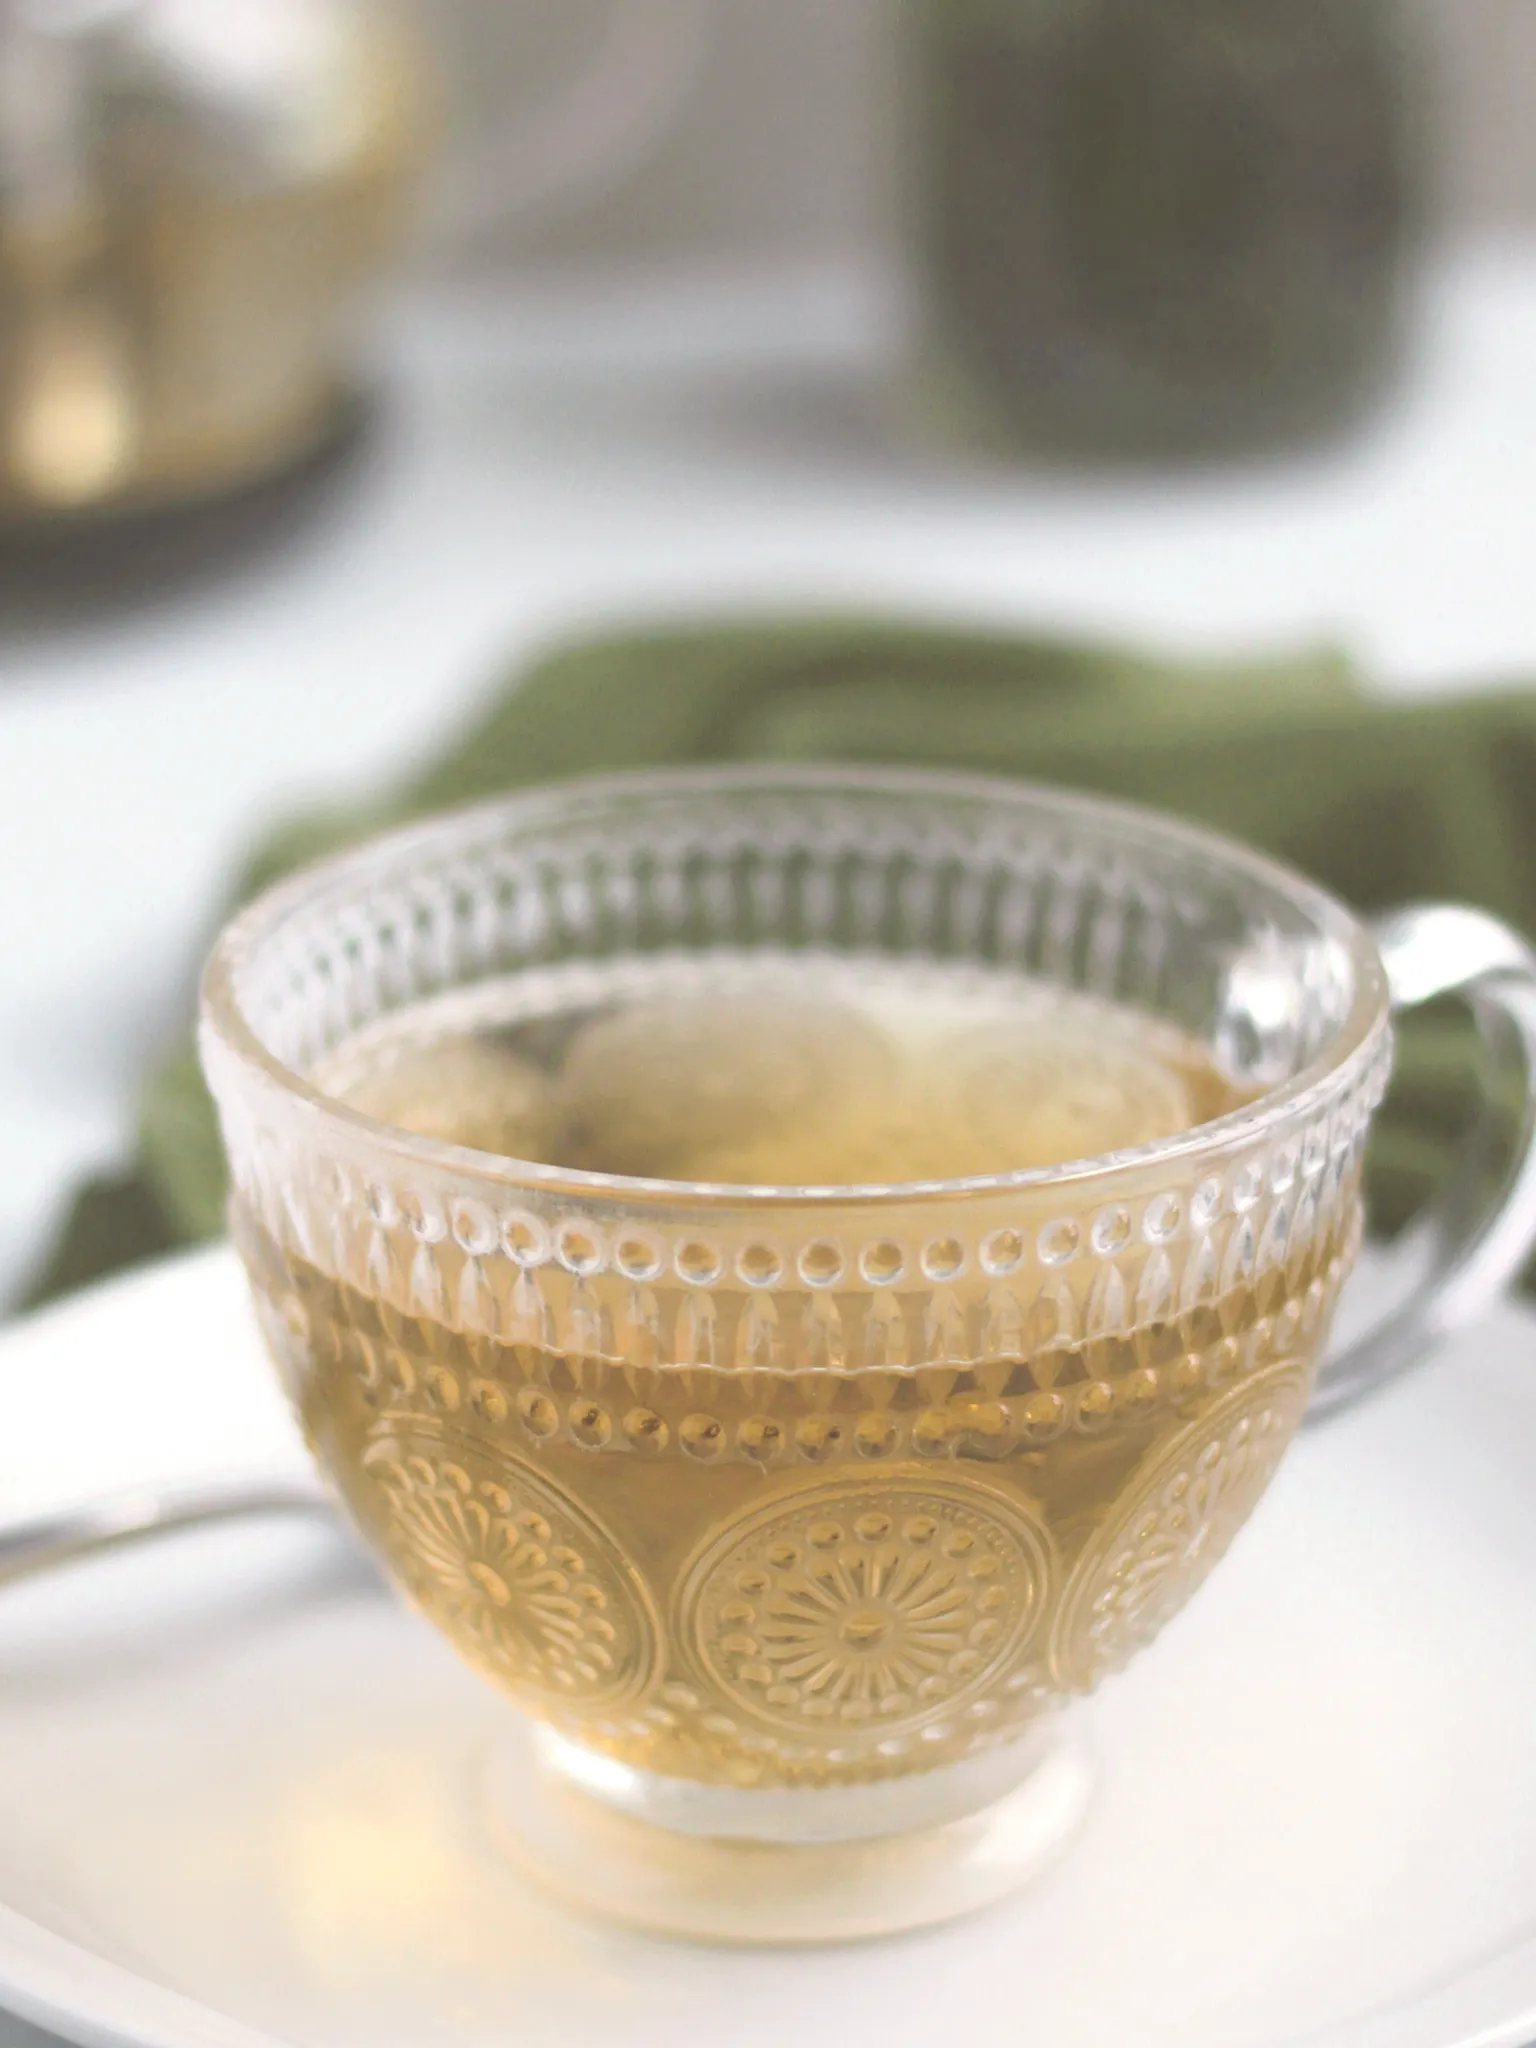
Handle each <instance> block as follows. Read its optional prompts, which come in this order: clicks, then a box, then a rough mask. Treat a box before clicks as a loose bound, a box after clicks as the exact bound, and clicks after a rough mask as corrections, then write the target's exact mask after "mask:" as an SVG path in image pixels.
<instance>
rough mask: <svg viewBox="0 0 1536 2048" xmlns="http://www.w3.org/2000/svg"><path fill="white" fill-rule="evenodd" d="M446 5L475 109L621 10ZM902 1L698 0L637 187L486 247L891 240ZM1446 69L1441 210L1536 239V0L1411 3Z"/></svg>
mask: <svg viewBox="0 0 1536 2048" xmlns="http://www.w3.org/2000/svg"><path fill="white" fill-rule="evenodd" d="M632 4H635V0H431V5H430V8H429V15H430V18H431V20H432V21H433V22H434V23H435V24H436V23H441V24H442V27H443V30H444V32H445V35H446V37H447V39H448V41H449V43H450V44H451V45H452V46H454V48H455V49H456V52H457V61H456V64H455V70H456V72H457V74H458V77H459V81H460V86H461V90H462V91H463V93H464V96H465V97H466V98H468V99H469V100H471V101H479V102H480V103H481V104H482V105H484V104H488V103H489V104H495V103H497V102H498V101H499V102H500V103H502V104H512V105H514V106H516V105H517V104H518V103H519V101H521V102H522V103H524V104H525V105H526V104H536V103H537V101H538V100H539V98H540V97H541V96H543V95H547V94H548V93H549V92H550V90H551V88H552V86H553V85H554V84H555V83H556V82H557V81H558V80H559V79H560V77H561V76H562V75H563V74H568V73H569V72H570V71H571V70H572V69H573V68H574V67H575V66H576V64H577V63H578V62H579V57H580V52H581V50H582V48H583V46H584V45H590V43H591V42H592V39H593V37H594V34H595V33H597V32H598V30H599V29H600V26H601V23H602V21H603V20H604V19H605V18H606V17H607V15H608V14H609V13H610V11H611V8H612V6H614V5H617V6H620V7H623V6H627V5H632ZM900 4H901V0H699V5H700V7H701V9H703V10H704V11H706V12H708V13H712V15H713V17H714V33H713V37H712V40H711V43H710V47H709V50H708V53H707V57H706V59H705V62H704V68H703V72H702V75H701V77H700V79H699V80H698V83H697V86H696V89H695V90H694V91H693V92H692V94H691V95H690V97H689V99H688V102H687V104H686V106H685V108H684V111H683V113H682V115H681V118H680V119H679V120H678V122H677V124H676V126H675V127H674V128H673V129H672V131H671V133H670V134H669V136H668V137H667V138H666V140H665V141H664V142H663V143H662V144H661V146H659V147H658V148H657V149H656V150H655V151H654V152H653V153H652V154H651V156H650V157H649V159H648V161H646V162H645V163H644V164H643V165H642V166H641V168H640V169H639V172H638V174H637V175H635V176H634V177H633V178H631V179H630V180H629V181H628V182H627V183H626V184H625V186H624V188H623V189H622V190H621V191H617V192H613V193H610V194H608V195H606V196H604V197H602V198H600V199H597V200H595V201H594V200H590V199H589V200H588V201H587V202H586V203H583V204H579V205H573V206H571V207H570V208H568V209H566V210H565V211H564V213H563V214H560V215H557V216H556V217H555V218H553V219H547V220H542V221H540V222H539V223H538V224H537V225H536V226H531V227H530V226H527V225H524V226H521V227H517V228H515V229H513V230H511V231H509V232H507V233H504V234H503V235H502V236H501V237H499V238H498V241H497V243H496V245H495V246H494V247H493V248H490V249H487V250H485V251H484V252H483V253H484V254H485V255H488V256H491V257H493V258H494V256H495V255H497V254H516V255H518V256H520V257H523V258H527V257H530V256H531V257H542V258H545V259H548V260H551V261H560V262H566V261H573V260H583V259H594V260H613V261H618V262H625V263H632V262H635V261H643V260H645V259H647V258H650V257H655V256H664V257H668V258H674V259H684V260H686V259H689V258H700V259H709V258H712V257H719V258H728V259H729V260H731V261H732V262H735V263H740V262H742V261H743V260H750V259H752V258H753V257H755V256H769V257H777V258H783V257H786V256H790V257H793V256H819V255H841V254H844V253H846V252H847V251H848V250H849V249H850V248H854V249H857V248H860V247H868V246H869V245H871V244H872V243H877V242H878V240H879V238H880V237H881V235H882V234H883V232H884V230H885V225H886V211H887V209H886V205H885V203H884V199H883V188H884V185H885V182H886V181H885V180H884V179H883V177H882V166H883V164H885V163H886V162H888V160H889V155H888V153H889V148H890V135H889V127H890V120H889V101H890V94H889V92H888V90H887V74H888V62H887V55H886V50H887V44H888V39H889V30H890V26H891V22H892V19H893V15H894V12H895V10H896V8H898V7H899V6H900ZM1404 4H1405V5H1409V6H1411V7H1412V8H1413V9H1414V11H1415V12H1416V13H1417V14H1420V15H1422V16H1423V26H1424V29H1425V32H1426V39H1427V42H1428V45H1429V47H1430V49H1431V51H1432V53H1433V58H1434V62H1435V65H1436V68H1437V72H1438V92H1437V122H1438V127H1439V136H1438V143H1439V154H1440V160H1441V170H1442V182H1441V191H1442V207H1443V218H1444V223H1445V225H1446V227H1447V229H1448V230H1449V231H1451V232H1453V233H1461V232H1470V233H1474V234H1479V235H1481V234H1488V233H1498V232H1501V231H1506V230H1510V229H1518V228H1532V229H1536V123H1532V121H1531V120H1530V96H1531V90H1532V87H1533V85H1536V0H1404Z"/></svg>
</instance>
